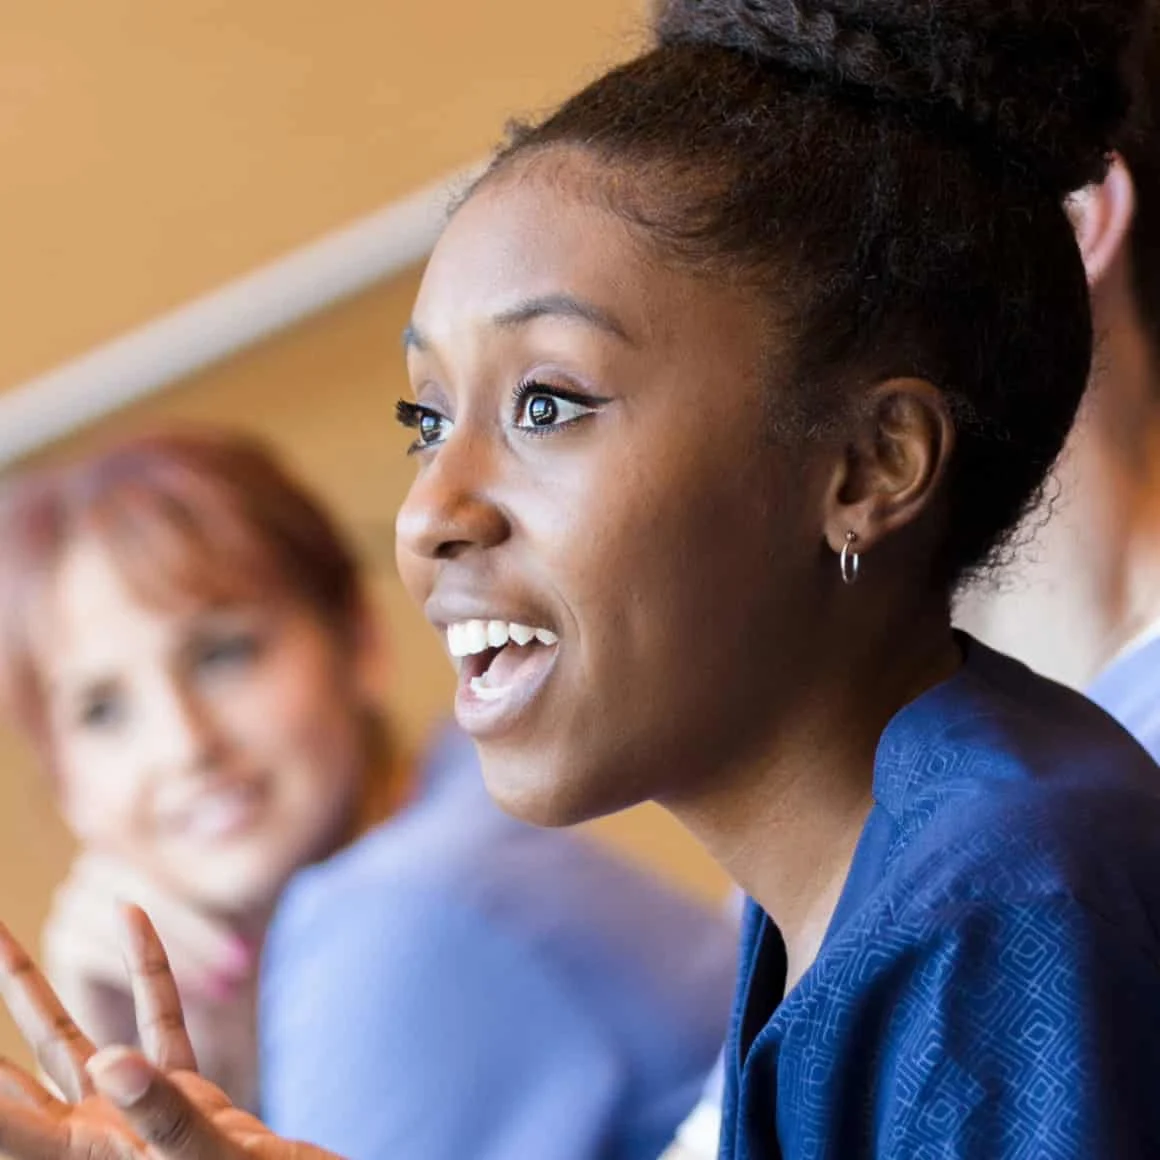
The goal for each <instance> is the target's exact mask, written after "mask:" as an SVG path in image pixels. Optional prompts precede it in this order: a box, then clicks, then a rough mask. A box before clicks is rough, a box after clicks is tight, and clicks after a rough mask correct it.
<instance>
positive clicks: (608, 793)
mask: <svg viewBox="0 0 1160 1160" xmlns="http://www.w3.org/2000/svg"><path fill="white" fill-rule="evenodd" d="M480 765H481V767H482V769H483V780H484V782H485V784H486V785H487V792H488V793H489V794H490V795H491V797H492V799H493V800H494V801H495V803H496V805H498V806H499V808H500V809H502V810H503V811H504V813H506V814H510V815H511V816H512V817H513V818H516V819H518V820H519V821H521V822H526V823H527V824H528V825H531V826H539V827H541V828H543V829H561V828H563V827H566V826H578V825H580V824H582V823H583V822H590V821H592V820H593V819H594V818H600V817H604V816H605V815H607V814H615V813H619V812H620V811H621V810H624V809H628V808H630V807H631V806H634V805H637V804H638V803H639V801H640V800H641V799H639V798H636V797H634V796H632V795H627V796H626V795H625V792H624V791H625V786H626V784H627V783H626V779H624V778H618V777H616V776H615V771H613V773H612V774H609V775H607V776H601V774H600V772H599V771H597V770H594V769H593V768H592V767H591V765H590V764H589V763H582V762H579V761H567V760H561V759H554V758H548V757H546V756H545V754H544V751H543V750H538V751H535V752H533V753H530V754H529V753H528V752H527V751H526V750H523V751H521V752H519V753H513V752H511V751H500V750H499V749H491V748H489V747H483V746H481V747H480Z"/></svg>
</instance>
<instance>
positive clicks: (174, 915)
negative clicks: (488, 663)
mask: <svg viewBox="0 0 1160 1160" xmlns="http://www.w3.org/2000/svg"><path fill="white" fill-rule="evenodd" d="M2 534H3V543H4V553H3V555H2V557H0V671H2V673H3V678H4V688H5V691H6V694H7V703H8V705H9V707H10V709H11V712H12V716H13V718H14V720H15V721H17V722H18V723H19V724H20V726H21V727H22V728H23V729H24V731H25V732H26V733H27V735H28V736H29V737H30V738H31V739H32V741H33V742H34V743H35V745H36V747H37V750H38V751H39V754H40V756H41V758H42V760H43V762H44V765H45V767H46V769H48V770H49V771H50V773H51V776H52V779H53V783H54V785H55V787H56V790H57V793H58V794H59V799H60V804H61V809H62V812H63V815H64V817H65V819H66V821H67V822H68V824H69V826H70V827H71V829H72V831H73V833H74V834H75V836H76V838H77V840H78V843H79V846H80V853H79V854H78V856H77V859H76V861H75V863H74V865H73V867H72V869H71V872H70V874H69V877H68V879H67V881H66V882H65V884H64V885H63V886H62V887H61V889H60V891H59V892H58V894H57V897H56V901H55V905H54V908H53V912H52V914H51V917H50V919H49V921H48V924H47V928H46V931H45V937H44V945H45V958H46V962H47V966H48V969H49V973H50V975H51V977H52V979H53V981H54V983H55V985H56V986H57V988H58V989H59V991H60V993H61V994H62V995H63V996H64V997H65V998H66V1001H67V1002H68V1004H69V1006H70V1008H71V1009H72V1010H73V1011H74V1012H75V1013H76V1014H77V1015H78V1016H79V1018H80V1021H81V1023H82V1026H84V1027H85V1029H86V1031H88V1032H89V1033H90V1034H91V1035H92V1036H93V1037H94V1038H95V1039H96V1040H97V1041H98V1042H105V1043H110V1042H123V1041H125V1040H126V1039H127V1038H129V1039H131V1038H132V1037H133V1034H134V1022H133V1012H132V1004H131V1000H130V999H129V996H128V993H127V983H126V979H125V972H124V967H123V963H122V958H121V950H120V947H119V945H118V933H117V932H118V920H117V906H116V903H117V900H118V899H132V900H134V901H136V902H139V903H142V904H144V905H145V906H146V907H147V908H148V910H149V912H150V913H151V914H152V915H153V916H154V917H155V919H156V922H157V924H158V926H159V928H160V930H161V931H162V932H163V934H164V937H165V940H166V944H167V946H168V948H169V951H170V953H171V955H172V957H173V961H174V964H175V970H176V971H177V973H178V977H179V980H180V986H181V990H182V994H183V997H184V999H185V1001H186V1005H187V1010H188V1016H189V1022H190V1028H191V1032H192V1034H193V1038H194V1041H195V1044H196V1046H197V1050H198V1055H199V1059H200V1061H201V1064H202V1068H203V1070H204V1072H205V1073H206V1074H207V1075H208V1076H210V1077H213V1078H214V1079H215V1080H216V1081H217V1082H218V1083H219V1084H221V1085H222V1086H223V1087H225V1088H226V1090H228V1091H229V1092H230V1093H231V1094H232V1095H233V1096H234V1098H235V1099H237V1100H238V1101H239V1102H241V1103H242V1104H243V1105H245V1106H250V1107H256V1106H257V1105H258V1102H259V1100H260V1104H261V1107H262V1109H263V1111H264V1113H265V1114H266V1116H267V1117H268V1118H269V1120H270V1121H271V1123H274V1124H277V1125H279V1126H280V1127H281V1128H282V1129H283V1130H285V1131H287V1132H289V1133H292V1134H293V1135H296V1136H299V1137H303V1138H307V1139H310V1140H314V1141H316V1142H318V1143H320V1144H325V1145H326V1146H329V1147H332V1148H337V1149H339V1150H342V1151H344V1152H345V1153H346V1154H348V1155H352V1156H365V1157H368V1158H370V1157H379V1156H383V1155H387V1154H391V1153H393V1152H395V1150H398V1151H399V1153H400V1154H406V1153H412V1154H417V1155H422V1156H423V1157H424V1160H433V1158H436V1157H441V1156H446V1157H448V1158H449V1160H450V1158H451V1157H455V1158H456V1160H461V1157H462V1155H463V1154H464V1153H465V1151H470V1152H471V1154H473V1155H480V1154H485V1155H487V1154H490V1153H491V1152H492V1151H493V1150H494V1152H495V1154H496V1155H497V1156H498V1155H501V1154H502V1155H506V1156H510V1155H533V1154H534V1155H536V1156H537V1157H559V1158H561V1160H572V1158H577V1160H579V1158H581V1157H585V1156H593V1157H595V1156H597V1155H599V1156H602V1157H603V1156H618V1157H620V1156H623V1157H641V1158H644V1157H647V1158H648V1160H652V1158H653V1157H654V1156H655V1155H656V1154H657V1152H658V1151H659V1149H660V1146H661V1145H662V1144H663V1142H664V1139H665V1137H666V1135H667V1134H668V1133H669V1132H671V1130H672V1129H673V1128H674V1127H675V1126H676V1124H677V1123H678V1121H679V1119H680V1117H681V1116H682V1114H683V1113H685V1112H687V1111H688V1109H689V1107H691V1106H692V1103H693V1101H694V1099H695V1097H696V1084H697V1076H698V1074H699V1073H700V1072H703V1070H704V1069H705V1067H707V1066H708V1065H709V1063H710V1062H711V1060H712V1056H713V1051H714V1047H715V1040H717V1039H718V1037H719V1036H720V1035H721V1033H722V1031H723V1028H724V1024H725V1019H726V1014H727V1008H728V1001H729V992H730V989H731V984H732V974H733V962H734V954H733V949H732V942H733V940H732V939H731V938H730V933H729V928H728V925H727V924H724V923H721V924H718V923H717V922H716V921H715V920H714V919H713V918H711V917H710V916H707V915H702V914H701V913H700V912H699V911H698V910H697V909H695V908H694V907H692V906H691V905H687V904H685V903H684V902H682V901H680V900H678V899H677V898H675V897H673V896H671V895H670V894H669V893H668V892H666V891H665V890H663V889H661V888H660V887H659V886H657V885H656V884H654V883H653V882H652V881H651V880H649V879H646V878H645V877H644V876H642V875H641V874H640V873H638V872H635V871H633V870H629V869H628V868H626V867H625V866H623V865H621V864H620V863H618V862H616V861H614V860H613V859H612V858H611V857H609V856H606V855H604V854H600V853H597V852H596V851H595V850H594V849H592V848H591V847H590V846H589V845H587V844H584V843H581V842H579V841H577V840H576V839H573V838H567V837H563V836H551V835H548V834H545V833H542V832H540V831H537V830H534V829H532V828H531V827H527V826H523V825H520V824H519V823H516V822H514V821H512V820H511V819H509V818H507V817H506V816H505V815H503V814H501V813H500V812H499V811H498V810H497V809H496V808H495V807H494V806H492V805H491V803H490V801H489V800H488V798H487V796H486V794H485V792H484V789H483V787H482V782H481V780H480V777H479V772H478V768H477V765H476V761H475V756H474V753H473V751H472V750H471V748H470V746H469V745H468V744H467V743H466V741H465V740H464V739H463V738H461V737H460V736H459V735H457V734H455V733H453V732H448V733H446V734H445V735H443V736H442V737H441V738H440V739H439V740H438V743H437V744H436V745H435V746H434V748H433V750H432V752H431V753H430V754H428V755H427V757H426V758H425V759H424V760H423V761H422V762H420V763H417V764H416V763H412V762H411V761H409V760H407V758H406V756H405V755H404V754H403V753H401V752H400V751H399V749H398V747H397V746H396V745H395V744H393V742H392V740H391V737H390V733H389V731H388V729H387V727H386V724H385V719H384V717H383V716H382V714H381V713H380V710H379V696H380V692H381V687H382V684H383V681H382V679H381V676H382V670H383V667H384V666H383V649H382V645H381V638H380V634H379V631H378V629H377V627H376V625H375V622H374V618H373V616H372V615H371V612H370V609H369V606H368V602H367V598H366V593H365V591H364V583H363V578H362V576H361V575H360V572H359V568H358V566H357V563H356V561H355V558H354V555H353V553H352V551H351V550H350V548H349V546H348V545H347V543H346V542H345V541H344V539H343V538H342V536H341V535H340V533H339V531H338V529H337V527H336V526H335V524H334V522H333V521H332V519H331V518H330V517H329V515H328V514H327V513H326V511H325V510H324V509H323V508H322V507H321V506H320V505H319V504H318V502H317V501H316V500H315V499H314V498H313V497H312V496H311V495H310V494H308V492H307V491H306V490H305V489H304V488H303V487H302V486H301V485H300V484H299V483H298V482H297V481H295V480H294V479H293V478H291V477H290V476H289V475H288V474H287V473H286V472H285V470H284V469H283V468H282V467H281V466H280V465H279V464H278V463H277V462H276V460H275V459H274V458H273V457H272V456H271V455H270V453H269V452H268V451H267V450H266V449H264V448H263V447H262V446H260V445H259V444H258V443H256V442H253V441H251V440H250V439H247V438H244V437H241V436H238V435H233V434H226V433H215V432H211V431H202V432H197V433H193V432H184V433H176V432H174V433H166V434H160V435H155V436H151V437H145V438H138V439H135V440H131V441H129V442H127V443H125V444H123V445H121V446H119V447H117V448H115V449H113V450H111V451H108V452H106V453H104V454H100V455H96V456H94V457H92V458H89V459H86V460H84V461H82V462H80V463H77V464H75V465H73V466H71V467H67V468H64V469H62V470H55V471H48V472H45V473H41V474H36V475H30V476H28V477H26V478H23V479H19V480H17V481H16V482H15V483H14V484H13V485H12V486H11V487H10V488H9V491H8V494H7V497H6V503H5V505H4V509H3V533H2ZM501 628H502V630H503V632H504V633H505V634H507V633H509V632H510V633H511V634H512V635H513V636H515V635H518V634H519V633H520V632H522V631H523V630H522V628H521V626H519V625H514V624H513V625H508V624H506V623H505V624H504V625H502V626H501V625H498V624H497V625H493V626H489V631H491V632H493V633H498V632H499V631H500V629H501ZM306 866H311V867H312V868H311V869H310V870H309V871H308V872H306V873H305V874H303V875H302V876H301V877H300V878H299V879H298V880H296V881H295V883H294V884H293V885H292V887H291V889H290V890H289V892H288V893H287V895H286V897H285V898H284V900H283V902H282V905H281V906H280V907H278V906H277V905H276V904H277V903H278V901H279V897H280V895H281V894H282V892H283V889H284V887H286V884H287V882H288V881H289V880H290V879H291V877H292V875H294V874H295V872H296V871H299V870H300V869H302V868H303V867H306ZM275 916H276V917H275ZM271 924H272V925H271ZM264 942H267V943H268V945H267V948H266V956H265V959H266V961H265V964H264V972H263V986H262V988H261V990H262V1009H261V1014H262V1019H261V1026H262V1036H261V1045H260V1051H259V1049H258V1044H257V1043H256V1039H255V1009H256V1003H257V998H258V987H257V982H258V973H257V966H258V959H259V951H260V950H261V948H262V946H263V943H264ZM626 1014H627V1015H628V1019H627V1021H626V1019H625V1016H626ZM259 1057H260V1060H261V1068H260V1075H259V1071H258V1068H257V1062H258V1059H259ZM449 1077H453V1078H456V1079H457V1087H458V1090H459V1091H460V1092H461V1098H460V1099H459V1100H458V1101H457V1104H456V1106H455V1107H454V1109H451V1110H450V1111H446V1110H440V1111H438V1112H437V1109H440V1108H441V1104H442V1093H443V1091H444V1085H445V1084H446V1083H448V1082H449ZM259 1078H260V1081H261V1082H260V1085H259V1083H258V1080H259ZM368 1093H373V1096H371V1095H369V1094H368ZM355 1108H357V1109H358V1110H359V1115H357V1116H356V1115H353V1114H352V1112H353V1110H354V1109H355ZM368 1108H370V1109H373V1110H372V1111H370V1112H369V1113H368V1111H367V1109H368ZM513 1149H514V1150H513Z"/></svg>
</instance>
